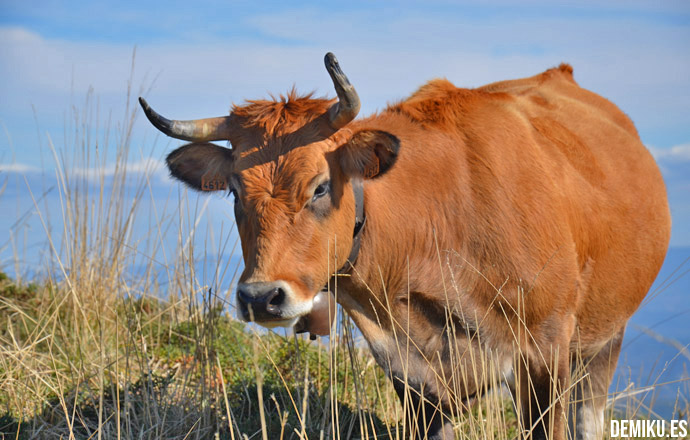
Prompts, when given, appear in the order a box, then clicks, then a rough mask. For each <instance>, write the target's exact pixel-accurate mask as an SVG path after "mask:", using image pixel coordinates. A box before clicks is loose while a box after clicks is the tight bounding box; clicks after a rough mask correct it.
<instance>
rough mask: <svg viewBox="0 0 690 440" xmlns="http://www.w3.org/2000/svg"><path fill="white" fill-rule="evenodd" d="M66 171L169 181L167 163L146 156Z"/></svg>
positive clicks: (93, 177)
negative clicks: (139, 158)
mask: <svg viewBox="0 0 690 440" xmlns="http://www.w3.org/2000/svg"><path fill="white" fill-rule="evenodd" d="M40 171H41V169H39V168H37V167H35V166H32V165H27V164H23V163H12V164H0V172H6V173H17V174H28V173H38V172H40ZM64 173H65V174H66V175H68V176H69V177H85V178H87V179H88V180H90V181H92V182H98V181H99V180H100V179H110V178H112V177H114V176H122V175H123V174H125V175H128V176H129V175H132V174H136V175H142V176H148V177H149V178H155V179H159V180H161V181H169V179H168V171H167V169H166V167H165V164H164V163H163V162H162V161H160V160H158V159H154V158H146V159H141V160H138V161H134V162H127V163H124V164H122V163H107V164H103V165H100V166H93V167H67V168H66V169H65V170H64Z"/></svg>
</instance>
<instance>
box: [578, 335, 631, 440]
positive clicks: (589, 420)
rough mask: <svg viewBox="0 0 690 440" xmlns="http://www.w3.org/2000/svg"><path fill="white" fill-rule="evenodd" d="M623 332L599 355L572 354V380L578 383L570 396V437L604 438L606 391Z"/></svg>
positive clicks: (587, 439)
mask: <svg viewBox="0 0 690 440" xmlns="http://www.w3.org/2000/svg"><path fill="white" fill-rule="evenodd" d="M624 333H625V329H621V330H620V331H619V332H618V333H617V334H616V335H615V336H614V337H613V338H612V339H611V340H610V341H609V342H608V343H607V344H606V345H605V346H604V347H603V348H602V349H601V350H599V352H597V353H596V354H594V355H591V356H587V357H585V358H582V357H581V356H580V357H578V356H577V355H573V359H572V361H571V368H572V371H573V380H574V381H578V382H577V383H576V385H575V386H574V387H573V389H572V392H571V394H570V395H571V397H570V402H571V404H570V418H569V421H568V422H569V423H568V424H569V428H570V434H571V438H573V439H577V440H593V439H596V440H599V439H601V438H603V436H604V410H605V408H606V397H607V394H608V388H609V385H610V383H611V379H612V378H613V373H614V371H615V369H616V363H617V362H618V355H619V354H620V351H621V344H622V342H623V335H624Z"/></svg>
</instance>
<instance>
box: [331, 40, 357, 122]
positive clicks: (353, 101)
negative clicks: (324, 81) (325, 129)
mask: <svg viewBox="0 0 690 440" xmlns="http://www.w3.org/2000/svg"><path fill="white" fill-rule="evenodd" d="M324 63H325V64H326V70H327V71H328V74H329V75H330V76H331V79H332V80H333V85H334V86H335V92H336V93H337V94H338V102H336V103H335V104H333V106H332V107H331V108H330V109H328V116H329V119H330V123H331V127H333V128H334V129H336V130H338V129H340V128H342V127H344V126H345V125H346V124H347V123H348V122H350V121H352V120H353V119H355V117H356V116H357V113H359V105H360V104H359V96H357V91H356V90H355V88H354V86H353V85H352V84H350V81H349V80H348V79H347V76H345V74H344V73H343V71H342V70H341V69H340V65H339V64H338V60H337V59H336V58H335V55H333V54H332V53H331V52H328V53H327V54H326V57H325V58H324Z"/></svg>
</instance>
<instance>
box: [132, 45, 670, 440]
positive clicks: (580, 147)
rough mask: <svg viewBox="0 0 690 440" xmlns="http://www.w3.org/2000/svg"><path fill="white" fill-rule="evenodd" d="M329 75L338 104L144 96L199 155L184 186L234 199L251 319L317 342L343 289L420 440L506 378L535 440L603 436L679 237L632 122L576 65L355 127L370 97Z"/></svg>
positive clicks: (419, 101) (432, 89) (394, 108)
mask: <svg viewBox="0 0 690 440" xmlns="http://www.w3.org/2000/svg"><path fill="white" fill-rule="evenodd" d="M326 68H327V70H328V72H329V73H330V75H331V78H332V79H333V82H334V85H335V89H336V92H337V95H338V101H334V100H328V99H315V98H313V97H312V96H311V95H308V96H303V97H300V96H297V95H296V94H295V93H294V91H293V92H290V93H289V95H288V96H286V97H282V96H281V98H280V99H278V100H271V101H248V102H247V103H246V105H242V106H234V107H233V109H232V112H231V114H230V115H229V116H226V117H220V118H211V119H203V120H198V121H171V120H168V119H165V118H163V117H162V116H160V115H158V114H157V113H155V112H154V111H153V110H151V108H150V107H149V106H148V105H147V104H146V102H145V101H143V100H141V103H142V106H143V107H144V110H145V112H146V114H147V116H148V118H149V119H150V120H151V122H152V123H153V124H154V125H155V126H156V127H158V128H159V129H161V130H162V131H163V132H164V133H166V134H168V135H170V136H173V137H176V138H180V139H185V140H191V141H193V142H194V143H191V144H188V145H185V146H183V147H181V148H179V149H177V150H175V151H174V152H172V153H171V154H170V155H169V156H168V158H167V163H168V166H169V168H170V171H171V173H172V175H173V176H174V177H176V178H178V179H180V180H182V181H183V182H185V183H186V184H187V185H189V186H191V187H192V188H194V189H197V190H216V189H226V188H227V189H228V190H229V191H231V192H232V193H233V194H234V196H235V215H236V219H237V225H238V229H239V234H240V237H241V240H242V251H243V255H244V262H245V270H244V272H243V274H242V277H241V280H240V281H241V284H240V285H239V286H238V289H237V300H238V308H239V310H240V313H241V315H242V316H243V318H244V319H246V320H254V321H256V322H258V323H259V324H263V325H266V326H276V325H281V326H293V325H295V324H297V326H298V327H299V328H301V329H302V330H314V329H315V328H316V327H318V326H319V324H320V323H319V321H320V319H317V318H315V317H313V316H310V313H311V312H312V311H313V310H314V303H315V302H318V301H321V302H323V301H322V300H323V296H322V295H317V293H318V292H319V291H320V290H321V289H322V286H324V285H326V284H327V283H329V282H330V283H332V284H337V295H338V302H339V303H340V304H341V305H342V306H343V307H344V308H345V310H346V311H347V313H348V314H349V316H350V317H352V319H353V320H354V321H355V323H356V324H357V326H358V327H359V329H360V330H361V332H362V334H363V335H364V337H365V338H366V340H367V341H368V343H369V346H370V348H371V350H372V352H373V354H374V356H375V358H376V360H377V361H378V363H379V365H380V366H381V367H382V368H383V369H384V370H385V371H386V373H387V374H388V375H389V376H390V377H391V379H392V380H393V384H394V386H395V389H396V391H398V394H399V396H400V398H401V399H402V400H403V401H404V400H405V399H408V400H407V403H408V405H407V408H409V412H408V414H407V416H408V417H410V419H409V421H410V422H412V425H414V426H416V427H417V428H415V429H416V430H417V431H416V432H417V435H418V436H419V437H421V438H424V437H425V436H428V437H429V438H445V439H450V438H452V437H453V426H452V423H451V418H450V416H451V415H452V414H455V411H457V410H458V409H461V408H463V407H465V406H466V405H467V404H468V403H469V401H470V400H471V399H473V397H474V396H476V395H478V394H479V393H481V392H483V391H485V390H486V389H487V388H488V386H489V385H490V384H491V383H493V382H492V381H491V380H490V376H491V374H490V373H489V371H496V370H495V369H494V370H487V369H486V368H485V367H486V365H489V364H491V365H496V366H497V368H498V369H499V370H500V371H499V375H500V376H502V377H503V378H504V379H505V380H506V382H507V383H508V384H509V386H510V388H511V390H512V391H513V393H514V395H515V401H516V402H518V407H517V410H518V412H519V414H520V415H521V418H522V427H523V429H524V434H525V435H526V436H532V437H533V438H545V437H549V438H557V439H562V438H564V436H565V426H566V421H568V422H570V425H571V429H574V430H575V431H574V435H576V437H577V438H597V437H598V438H601V435H602V432H603V411H604V406H605V402H606V395H607V390H608V386H609V383H610V381H611V377H612V374H613V371H614V367H615V365H616V361H617V358H618V354H619V351H620V347H621V341H622V339H623V332H624V330H625V325H626V322H627V320H628V318H630V316H631V315H632V314H633V312H634V311H635V310H636V309H637V307H638V305H639V304H640V302H641V301H642V299H643V298H644V296H645V294H646V293H647V290H648V289H649V287H650V286H651V284H652V281H653V280H654V278H655V277H656V275H657V272H658V270H659V268H660V266H661V263H662V261H663V259H664V255H665V253H666V249H667V246H668V241H669V234H670V215H669V209H668V205H667V201H666V191H665V187H664V183H663V180H662V178H661V174H660V173H659V169H658V168H657V166H656V164H655V163H654V160H653V159H652V156H651V155H650V154H649V152H648V151H647V150H646V149H645V147H644V145H642V143H641V142H640V139H639V137H638V134H637V131H636V130H635V127H634V125H633V123H632V122H631V121H630V119H629V118H628V117H627V116H626V115H625V114H623V113H622V112H621V111H620V110H619V109H618V108H617V107H616V106H615V105H613V104H612V103H611V102H609V101H607V100H606V99H604V98H602V97H600V96H598V95H596V94H594V93H592V92H589V91H587V90H584V89H582V88H580V87H579V86H578V85H577V83H576V82H575V81H574V80H573V74H572V73H573V71H572V68H571V67H570V66H568V65H565V64H563V65H561V66H559V67H558V68H554V69H550V70H547V71H546V72H544V73H542V74H539V75H536V76H533V77H531V78H526V79H519V80H512V81H503V82H498V83H493V84H489V85H487V86H484V87H480V88H478V89H461V88H457V87H455V86H454V85H453V84H451V83H450V82H448V81H446V80H438V79H437V80H433V81H431V82H429V83H427V84H425V85H424V86H422V87H421V88H420V89H419V90H417V91H416V92H415V93H414V94H413V95H412V96H410V97H409V98H407V99H405V100H404V101H401V102H399V103H397V104H393V105H390V106H389V107H388V108H386V109H385V110H384V111H383V112H381V113H379V114H375V115H373V116H371V117H369V118H366V119H362V120H357V121H353V119H354V118H355V116H356V115H357V112H358V110H359V98H358V97H357V93H356V92H355V90H354V88H353V87H352V86H351V85H350V83H349V81H348V80H347V78H346V77H345V75H344V74H343V73H342V71H341V70H340V68H339V66H338V64H337V61H336V59H335V57H334V56H333V55H332V54H327V55H326ZM213 140H229V141H230V143H231V144H232V149H227V148H224V147H221V146H217V145H214V144H211V143H207V142H208V141H213ZM362 187H363V191H362ZM365 219H366V221H365ZM350 263H352V264H350ZM343 275H344V276H343ZM336 278H337V279H336ZM329 280H330V281H329ZM315 298H316V299H317V301H315ZM321 324H322V323H321ZM568 398H570V400H571V401H572V402H573V403H572V405H570V406H571V408H572V412H571V413H570V414H569V415H568V416H566V408H567V405H566V404H567V402H568V400H567V399H568Z"/></svg>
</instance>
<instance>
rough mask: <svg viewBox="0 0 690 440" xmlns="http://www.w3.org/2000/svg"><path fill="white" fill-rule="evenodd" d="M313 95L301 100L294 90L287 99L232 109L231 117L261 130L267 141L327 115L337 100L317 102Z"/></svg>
mask: <svg viewBox="0 0 690 440" xmlns="http://www.w3.org/2000/svg"><path fill="white" fill-rule="evenodd" d="M313 95H314V92H310V93H307V94H306V95H302V96H299V95H298V94H297V91H296V90H295V88H294V87H293V88H292V89H291V90H290V91H289V92H288V93H287V94H286V95H282V94H281V95H280V97H279V98H275V97H274V96H271V98H272V100H248V101H246V104H244V105H241V106H239V105H233V107H232V113H233V114H234V115H235V116H237V117H239V118H241V119H242V121H243V122H242V126H243V127H244V128H248V129H249V128H260V129H262V130H263V131H264V135H265V137H267V138H274V137H280V136H284V135H287V134H290V133H293V132H294V131H296V130H297V129H299V128H301V127H303V126H305V125H307V124H308V123H309V122H311V121H313V120H314V119H316V118H317V117H319V116H321V115H323V114H324V113H326V111H327V110H328V108H329V107H330V106H332V105H333V103H334V102H335V99H326V98H314V97H313Z"/></svg>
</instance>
